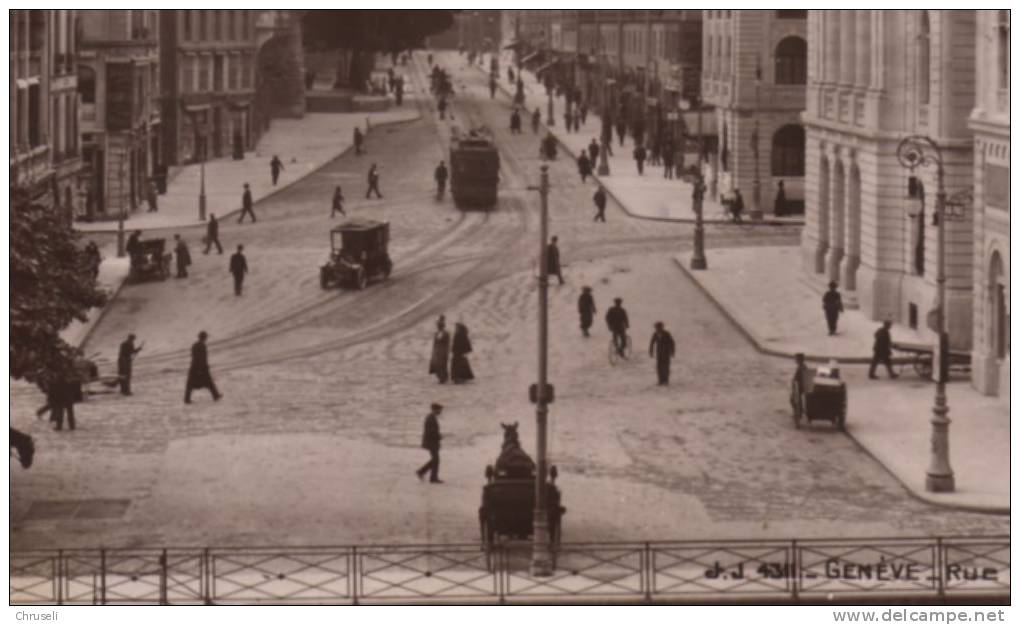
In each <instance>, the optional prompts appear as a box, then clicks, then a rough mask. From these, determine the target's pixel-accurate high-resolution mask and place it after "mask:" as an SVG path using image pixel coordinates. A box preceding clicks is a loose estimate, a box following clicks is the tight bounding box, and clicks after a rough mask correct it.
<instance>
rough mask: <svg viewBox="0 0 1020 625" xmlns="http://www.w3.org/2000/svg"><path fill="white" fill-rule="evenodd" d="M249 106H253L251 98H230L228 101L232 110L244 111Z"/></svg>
mask: <svg viewBox="0 0 1020 625" xmlns="http://www.w3.org/2000/svg"><path fill="white" fill-rule="evenodd" d="M249 106H251V100H229V101H228V102H227V108H228V109H230V110H232V111H243V110H244V109H246V108H248V107H249Z"/></svg>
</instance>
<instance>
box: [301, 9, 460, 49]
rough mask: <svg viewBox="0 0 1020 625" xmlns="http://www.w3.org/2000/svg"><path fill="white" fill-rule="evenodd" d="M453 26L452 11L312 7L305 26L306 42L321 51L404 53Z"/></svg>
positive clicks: (304, 20) (305, 17)
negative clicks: (322, 8)
mask: <svg viewBox="0 0 1020 625" xmlns="http://www.w3.org/2000/svg"><path fill="white" fill-rule="evenodd" d="M452 26H453V11H449V10H407V9H401V10H399V11H386V10H381V9H371V10H360V9H359V10H350V11H348V10H343V11H338V10H321V9H320V10H310V11H307V12H306V13H305V15H304V19H303V23H302V27H303V30H304V36H305V42H306V44H309V45H310V46H311V47H313V48H316V49H320V50H332V49H338V48H345V49H349V50H358V51H365V52H400V51H401V50H408V49H411V48H420V47H421V46H422V45H423V44H424V41H425V37H428V36H429V35H433V34H436V33H439V32H442V31H444V30H446V29H448V28H450V27H452Z"/></svg>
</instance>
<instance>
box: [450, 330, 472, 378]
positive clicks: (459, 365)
mask: <svg viewBox="0 0 1020 625" xmlns="http://www.w3.org/2000/svg"><path fill="white" fill-rule="evenodd" d="M451 352H452V353H453V358H452V359H451V361H450V377H451V378H452V379H453V383H454V384H460V383H461V382H466V381H468V380H473V379H475V374H474V373H472V371H471V363H469V362H468V359H467V355H468V354H470V353H471V339H469V338H468V329H467V326H465V325H464V324H463V323H457V324H456V325H455V326H454V330H453V348H452V350H451Z"/></svg>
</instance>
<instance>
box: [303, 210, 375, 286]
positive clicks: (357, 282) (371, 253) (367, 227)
mask: <svg viewBox="0 0 1020 625" xmlns="http://www.w3.org/2000/svg"><path fill="white" fill-rule="evenodd" d="M329 234H330V237H329V240H330V253H329V258H328V259H327V260H326V264H325V265H323V266H322V267H321V268H320V269H319V284H321V285H322V288H324V289H328V288H329V287H331V286H348V287H353V288H355V289H363V288H365V285H367V284H368V282H369V281H370V280H375V279H380V280H385V279H386V278H388V277H389V276H390V272H391V271H393V261H391V260H390V255H389V252H388V251H387V249H388V247H389V242H390V224H389V222H386V221H375V220H372V219H350V220H348V221H345V222H344V223H342V224H340V225H339V226H336V227H335V228H333V229H332V230H331V231H330V233H329Z"/></svg>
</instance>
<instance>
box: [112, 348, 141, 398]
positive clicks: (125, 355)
mask: <svg viewBox="0 0 1020 625" xmlns="http://www.w3.org/2000/svg"><path fill="white" fill-rule="evenodd" d="M143 346H144V343H143V344H142V345H139V346H138V347H135V335H134V334H129V335H128V336H127V339H125V340H124V342H123V343H121V344H120V352H119V353H118V354H117V376H118V377H119V378H120V394H121V395H130V394H131V361H132V360H134V358H135V355H136V354H137V353H138V352H140V351H142V347H143Z"/></svg>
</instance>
